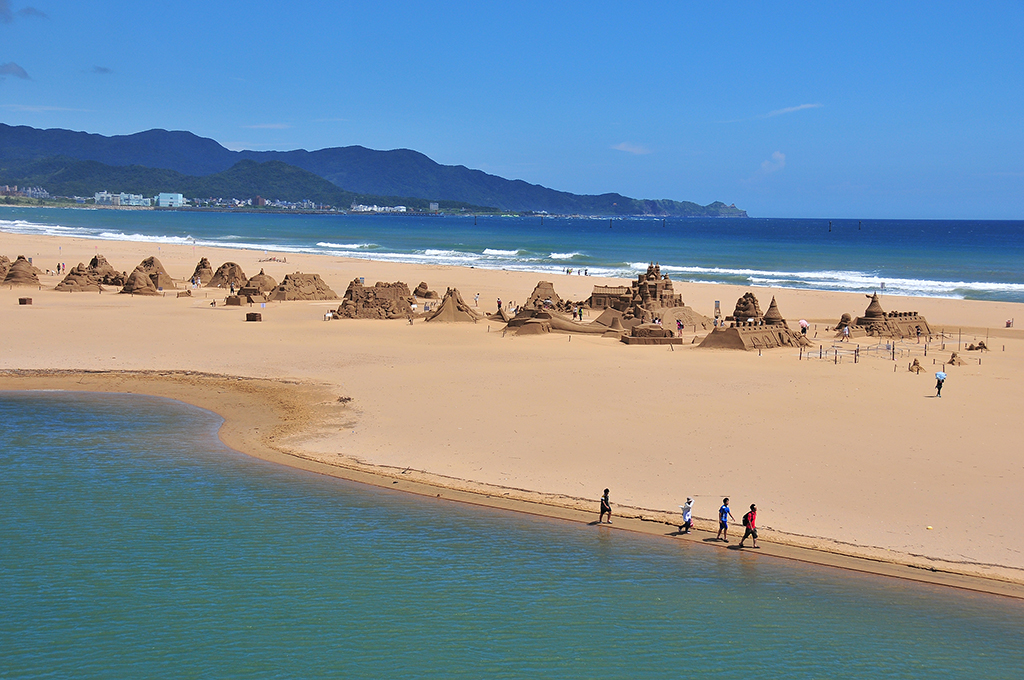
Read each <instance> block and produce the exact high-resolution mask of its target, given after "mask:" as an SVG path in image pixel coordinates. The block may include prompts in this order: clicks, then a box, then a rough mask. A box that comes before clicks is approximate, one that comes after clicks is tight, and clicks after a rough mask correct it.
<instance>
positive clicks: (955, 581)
mask: <svg viewBox="0 0 1024 680" xmlns="http://www.w3.org/2000/svg"><path fill="white" fill-rule="evenodd" d="M282 385H285V386H287V387H286V389H287V391H288V394H285V395H282V394H281V387H282ZM0 390H4V391H6V390H11V391H61V392H96V393H117V394H145V395H148V396H155V397H161V398H166V399H174V400H177V401H182V402H184V403H188V404H190V405H192V406H196V407H198V408H202V409H204V410H208V411H211V412H213V413H216V414H217V415H219V416H220V417H221V418H222V419H223V423H222V425H221V427H220V428H218V437H219V438H220V440H221V441H222V442H223V443H224V444H225V445H227V446H228V447H230V448H232V449H234V450H236V451H239V452H241V453H244V454H246V455H249V456H252V457H255V458H259V459H261V460H265V461H269V462H273V463H277V464H281V465H285V466H288V467H291V468H296V469H300V470H304V471H307V472H314V473H318V474H323V475H327V476H330V477H336V478H339V479H344V480H346V481H351V482H356V483H359V484H366V485H369V486H375V487H379V488H384V489H392V490H398V491H402V492H404V493H413V494H416V495H419V496H426V497H434V498H443V499H445V500H449V501H455V502H458V503H463V504H467V505H478V506H483V507H488V508H494V509H500V510H506V511H509V512H517V513H522V514H528V515H535V516H539V517H546V518H550V519H558V520H563V521H569V522H575V523H578V524H587V525H590V526H593V525H594V524H595V520H594V518H595V516H596V514H597V513H596V511H595V509H594V508H593V507H589V506H595V505H596V503H595V502H594V501H591V500H589V499H581V498H572V497H566V496H557V495H552V494H541V493H537V492H530V491H528V490H525V489H509V488H507V487H500V486H492V485H488V484H482V483H479V482H473V481H472V480H468V479H454V478H445V477H443V476H440V475H434V474H431V473H429V472H425V471H422V470H410V469H408V468H407V469H405V470H400V469H399V468H396V467H391V466H379V465H368V464H365V463H361V462H359V461H356V460H348V461H344V462H326V461H323V460H318V459H316V458H315V457H309V456H303V455H301V453H299V452H298V451H296V450H289V449H291V447H290V446H288V445H287V444H284V442H286V441H287V440H288V439H289V438H291V437H295V436H302V435H308V434H309V432H308V431H307V430H308V429H309V428H310V419H309V418H308V417H307V418H302V417H298V418H297V417H296V414H297V413H298V411H297V410H296V407H297V406H298V407H300V408H301V410H303V411H308V410H309V408H310V406H311V405H313V404H314V403H319V404H320V405H321V406H322V405H323V404H324V401H323V399H324V398H325V393H329V392H330V391H331V389H330V386H328V385H305V384H302V383H300V382H299V381H281V380H266V379H259V378H250V377H243V376H230V375H216V374H208V373H199V372H192V371H161V370H151V371H90V370H70V371H63V370H0ZM225 392H231V393H232V397H233V399H232V400H231V401H230V403H228V404H225V403H224V400H218V399H215V398H213V397H212V396H211V395H212V394H214V393H216V394H219V395H223V394H224V393H225ZM339 403H341V402H339ZM255 423H261V424H262V425H263V431H262V432H261V428H259V427H255V425H254V424H255ZM268 426H269V427H268ZM254 433H259V434H254ZM410 472H411V473H412V474H411V475H409V473H410ZM407 475H408V476H407ZM513 494H514V495H513ZM673 519H674V518H673V517H672V516H670V515H669V513H664V512H660V511H655V510H645V509H642V508H634V507H629V506H615V524H614V525H612V526H608V525H602V526H601V527H600V528H599V529H598V530H613V529H614V530H620V531H630V532H635V533H641V534H645V535H650V536H659V537H662V538H664V539H670V540H681V541H687V542H691V543H700V544H703V545H705V546H706V547H710V548H717V549H720V550H734V551H736V550H740V549H739V548H738V547H737V546H736V544H735V540H736V537H735V536H734V537H733V541H734V542H732V543H729V544H727V545H723V544H721V543H718V542H713V541H714V539H713V538H711V537H712V536H713V535H714V533H715V532H716V529H715V526H714V525H715V523H714V522H713V521H712V520H708V519H701V518H697V517H695V518H694V529H693V532H692V533H691V535H689V536H683V535H680V534H678V533H677V531H676V530H675V529H674V528H673V527H677V523H675V522H673V521H672V520H673ZM739 530H741V527H739V526H738V525H737V526H736V527H734V531H735V532H737V533H738V531H739ZM760 533H761V537H760V541H761V547H760V549H758V552H757V554H759V555H763V556H766V557H774V558H779V559H786V560H792V561H796V562H803V563H806V564H811V565H816V566H822V567H833V568H838V569H844V570H848V571H853V572H858V573H863V574H871V575H875V576H886V577H891V578H899V579H904V580H909V581H914V582H918V583H926V584H930V585H939V586H945V587H952V588H957V589H961V590H968V591H972V592H978V593H985V594H991V595H1000V596H1004V597H1010V598H1015V599H1021V600H1024V570H1012V571H1011V570H1006V569H1005V568H1003V567H999V566H996V565H984V564H970V563H968V564H962V565H957V564H953V563H947V562H943V561H942V560H932V559H928V558H926V557H924V556H911V555H892V554H890V555H889V556H888V557H886V556H883V555H880V554H876V555H871V554H864V551H865V550H868V551H871V550H872V549H871V548H866V547H865V546H855V545H852V544H841V543H839V542H836V541H831V540H829V539H820V538H812V537H804V536H795V535H787V534H783V533H781V532H777V531H772V530H765V529H761V530H760ZM808 540H811V541H817V542H818V545H815V546H813V547H812V546H809V545H805V544H804V543H806V542H807V541H808ZM749 550H751V549H750V548H748V549H746V551H749ZM875 550H877V549H875ZM858 553H861V554H858ZM908 558H910V559H908ZM983 571H989V572H990V573H988V574H983V573H980V572H983ZM1014 572H1016V573H1014Z"/></svg>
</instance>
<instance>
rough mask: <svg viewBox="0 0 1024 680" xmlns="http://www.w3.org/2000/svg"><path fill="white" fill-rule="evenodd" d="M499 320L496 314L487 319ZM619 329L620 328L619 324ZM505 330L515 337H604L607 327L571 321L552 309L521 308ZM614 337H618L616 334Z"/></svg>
mask: <svg viewBox="0 0 1024 680" xmlns="http://www.w3.org/2000/svg"><path fill="white" fill-rule="evenodd" d="M499 318H500V317H499V315H498V314H492V315H491V316H490V317H489V319H490V320H491V321H498V320H499ZM619 327H620V328H621V327H622V326H621V324H620V326H619ZM505 329H506V330H508V331H512V332H514V333H515V334H516V335H536V334H538V333H550V332H552V331H559V332H561V333H587V334H598V335H604V334H605V333H606V332H607V331H608V326H606V325H604V324H599V323H597V322H596V321H595V322H592V323H579V322H576V321H571V320H569V319H566V318H565V317H564V316H562V315H561V314H559V313H558V312H557V311H555V310H553V309H531V308H529V307H526V306H523V307H521V308H520V309H519V312H517V313H516V315H515V316H514V317H512V318H511V319H509V320H508V322H507V325H506V326H505ZM615 337H618V334H616V336H615Z"/></svg>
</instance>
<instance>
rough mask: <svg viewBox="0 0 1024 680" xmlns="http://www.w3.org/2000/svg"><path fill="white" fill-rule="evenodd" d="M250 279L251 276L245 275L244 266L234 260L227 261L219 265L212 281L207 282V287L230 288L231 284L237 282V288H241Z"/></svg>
mask: <svg viewBox="0 0 1024 680" xmlns="http://www.w3.org/2000/svg"><path fill="white" fill-rule="evenodd" d="M248 280H249V277H247V276H246V275H245V272H243V271H242V268H241V267H240V266H238V265H237V264H236V263H234V262H225V263H224V264H222V265H221V266H219V267H217V271H216V272H214V274H213V276H212V277H211V278H210V282H209V283H207V284H206V287H207V288H230V287H231V284H235V288H241V287H242V286H243V285H245V282H246V281H248Z"/></svg>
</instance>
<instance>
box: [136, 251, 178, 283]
mask: <svg viewBox="0 0 1024 680" xmlns="http://www.w3.org/2000/svg"><path fill="white" fill-rule="evenodd" d="M136 269H138V270H140V271H142V272H143V273H144V274H145V275H146V276H148V277H149V278H150V280H152V281H153V286H154V287H156V288H164V289H166V290H174V288H175V285H174V280H173V279H172V278H171V277H170V275H169V274H168V273H167V270H166V269H164V266H163V265H162V264H161V263H160V260H158V259H156V258H155V257H147V258H146V259H145V260H143V261H142V262H140V263H139V266H138V267H136Z"/></svg>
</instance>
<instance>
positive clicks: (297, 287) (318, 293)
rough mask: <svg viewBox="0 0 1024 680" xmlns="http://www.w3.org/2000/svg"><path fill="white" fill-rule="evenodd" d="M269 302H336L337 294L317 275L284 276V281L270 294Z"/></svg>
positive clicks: (298, 274) (298, 273)
mask: <svg viewBox="0 0 1024 680" xmlns="http://www.w3.org/2000/svg"><path fill="white" fill-rule="evenodd" d="M270 299H271V300H281V301H288V300H337V299H338V294H337V293H335V292H334V291H333V290H331V288H330V286H328V285H327V284H326V283H324V280H323V279H321V278H320V275H319V274H303V273H301V272H295V273H294V274H285V277H284V281H282V282H281V283H280V284H278V286H277V288H275V289H274V292H273V293H271V294H270Z"/></svg>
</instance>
